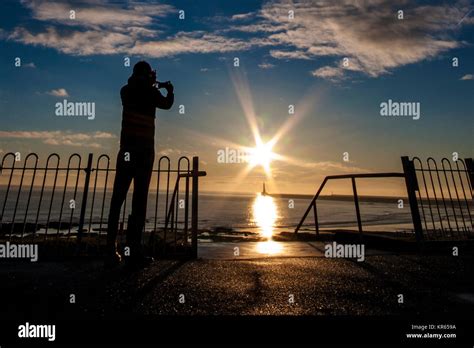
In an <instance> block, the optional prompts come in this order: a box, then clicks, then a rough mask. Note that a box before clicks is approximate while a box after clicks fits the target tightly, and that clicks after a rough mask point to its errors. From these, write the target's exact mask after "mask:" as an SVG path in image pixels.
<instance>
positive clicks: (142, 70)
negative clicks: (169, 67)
mask: <svg viewBox="0 0 474 348" xmlns="http://www.w3.org/2000/svg"><path fill="white" fill-rule="evenodd" d="M132 77H134V78H135V79H139V80H143V81H148V82H149V83H150V84H154V83H155V81H156V71H154V70H152V69H151V65H150V64H148V63H147V62H145V61H144V60H141V61H139V62H138V63H136V64H135V65H134V67H133V75H132Z"/></svg>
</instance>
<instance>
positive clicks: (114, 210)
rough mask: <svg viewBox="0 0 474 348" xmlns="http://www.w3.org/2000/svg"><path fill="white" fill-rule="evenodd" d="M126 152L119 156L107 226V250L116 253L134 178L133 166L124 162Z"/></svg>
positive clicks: (120, 152) (120, 153) (121, 152)
mask: <svg viewBox="0 0 474 348" xmlns="http://www.w3.org/2000/svg"><path fill="white" fill-rule="evenodd" d="M124 153H125V152H124V151H119V153H118V155H117V166H116V172H115V180H114V188H113V192H112V200H111V202H110V210H109V219H108V224H107V250H108V251H111V250H113V252H114V253H115V241H116V238H117V232H118V222H119V218H120V209H121V208H122V204H123V202H124V201H125V198H126V196H127V192H128V189H129V187H130V183H131V182H132V178H133V166H132V165H131V164H130V162H126V161H125V160H124Z"/></svg>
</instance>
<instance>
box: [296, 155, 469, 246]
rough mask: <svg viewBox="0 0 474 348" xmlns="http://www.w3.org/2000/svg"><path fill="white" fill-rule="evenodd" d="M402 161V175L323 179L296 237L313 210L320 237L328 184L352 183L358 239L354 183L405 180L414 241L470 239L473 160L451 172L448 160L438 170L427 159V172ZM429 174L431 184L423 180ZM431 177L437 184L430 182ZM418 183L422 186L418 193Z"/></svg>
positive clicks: (416, 160)
mask: <svg viewBox="0 0 474 348" xmlns="http://www.w3.org/2000/svg"><path fill="white" fill-rule="evenodd" d="M401 160H402V166H403V173H368V174H346V175H332V176H327V177H325V178H324V180H323V182H322V183H321V185H320V187H319V189H318V191H317V192H316V194H315V195H314V197H313V198H312V200H311V202H310V204H309V206H308V208H307V209H306V211H305V213H304V215H303V217H302V218H301V220H300V222H299V223H298V225H297V227H296V229H295V233H298V231H299V230H300V229H301V227H302V226H303V224H304V222H305V220H306V218H307V217H308V215H309V213H310V212H311V210H312V211H313V215H314V225H315V230H316V234H317V235H319V232H320V223H319V219H318V210H317V200H318V198H319V197H320V194H321V192H322V190H323V189H324V187H325V185H326V183H327V182H328V181H329V180H338V179H351V182H352V194H353V198H354V205H355V214H356V217H357V227H358V232H359V235H360V236H362V235H363V233H364V231H363V226H362V219H361V214H360V207H359V195H358V193H357V186H356V179H361V178H404V179H405V186H406V190H407V197H408V201H409V204H410V213H411V220H412V223H413V231H414V233H415V238H416V240H417V241H423V240H430V239H465V238H472V237H473V224H472V216H473V215H474V214H473V212H472V209H473V207H474V204H473V183H474V166H473V160H472V158H466V159H465V160H464V161H463V160H461V159H458V160H457V161H454V163H455V166H456V168H453V166H452V165H451V162H450V161H449V160H448V159H446V158H443V159H442V160H441V164H442V168H441V169H439V168H438V166H437V164H436V161H435V160H434V159H433V158H431V157H430V158H428V159H427V164H428V168H424V167H423V165H422V162H421V160H420V159H419V158H418V157H414V158H413V159H412V160H410V159H409V158H408V157H407V156H404V157H402V158H401ZM428 174H429V178H430V181H428V180H427V179H426V176H428ZM419 177H420V180H419ZM433 177H435V179H437V180H433ZM443 178H444V182H443V180H442V179H443ZM419 182H422V183H423V186H421V189H420V185H419V184H418V183H419ZM448 198H449V199H448ZM430 222H431V225H430Z"/></svg>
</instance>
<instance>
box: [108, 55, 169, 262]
mask: <svg viewBox="0 0 474 348" xmlns="http://www.w3.org/2000/svg"><path fill="white" fill-rule="evenodd" d="M156 84H157V82H156V71H154V70H152V69H151V66H150V64H148V63H147V62H145V61H140V62H138V63H137V64H135V66H134V67H133V74H132V76H131V77H130V78H129V79H128V84H127V85H125V86H123V87H122V89H121V90H120V96H121V98H122V106H123V112H122V131H121V134H120V151H119V153H118V155H117V169H116V176H115V182H114V189H113V193H112V201H111V203H110V212H109V220H108V232H107V253H106V257H105V266H107V267H112V266H115V265H118V264H119V263H120V261H121V256H120V254H119V253H118V252H117V249H116V237H117V230H118V221H119V215H120V209H121V207H122V204H123V202H124V200H125V198H126V196H127V192H128V189H129V187H130V183H131V182H132V179H133V180H134V190H133V199H132V213H131V215H130V216H129V219H128V224H127V242H126V243H127V246H128V247H129V248H130V258H129V261H130V262H131V263H132V264H133V265H138V266H143V265H144V263H145V257H144V255H143V251H142V247H141V236H142V230H143V228H144V225H145V216H146V206H147V198H148V186H149V185H150V178H151V172H152V169H153V161H154V158H155V143H154V142H155V141H154V138H155V109H156V108H159V109H164V110H168V109H170V108H171V106H172V105H173V102H174V94H173V85H172V84H171V83H169V82H167V83H158V86H156ZM158 88H166V90H167V95H166V97H164V96H163V95H162V94H161V93H160V91H159V89H158Z"/></svg>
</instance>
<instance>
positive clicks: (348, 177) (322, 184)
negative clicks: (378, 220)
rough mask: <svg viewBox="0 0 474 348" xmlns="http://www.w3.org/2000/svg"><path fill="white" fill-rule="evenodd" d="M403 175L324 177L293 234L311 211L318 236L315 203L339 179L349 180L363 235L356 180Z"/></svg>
mask: <svg viewBox="0 0 474 348" xmlns="http://www.w3.org/2000/svg"><path fill="white" fill-rule="evenodd" d="M403 177H405V175H404V174H403V173H368V174H343V175H329V176H326V177H325V178H324V180H323V182H322V183H321V186H319V189H318V191H317V192H316V194H315V195H314V197H313V198H312V200H311V203H310V204H309V206H308V208H307V209H306V211H305V213H304V215H303V217H302V218H301V220H300V222H299V223H298V226H296V229H295V233H298V231H299V230H300V229H301V227H302V226H303V223H304V221H305V220H306V217H307V216H308V215H309V213H310V211H311V210H313V213H314V225H315V227H316V234H318V235H319V220H318V209H317V206H316V201H317V200H318V198H319V196H320V194H321V192H322V190H323V189H324V186H325V185H326V183H327V182H328V181H329V180H340V179H351V183H352V194H353V197H354V205H355V211H356V216H357V226H358V230H359V233H360V234H362V233H363V229H362V219H361V215H360V207H359V195H358V194H357V185H356V179H367V178H403Z"/></svg>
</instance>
